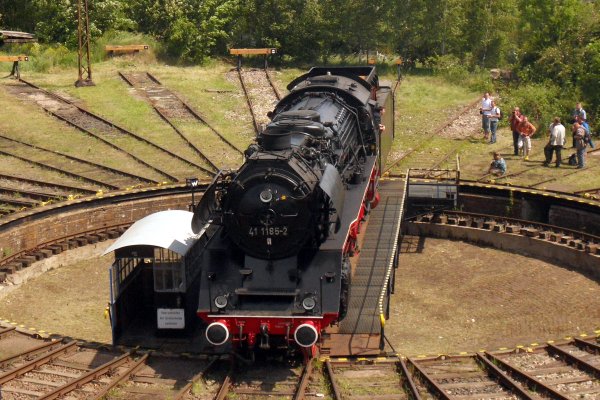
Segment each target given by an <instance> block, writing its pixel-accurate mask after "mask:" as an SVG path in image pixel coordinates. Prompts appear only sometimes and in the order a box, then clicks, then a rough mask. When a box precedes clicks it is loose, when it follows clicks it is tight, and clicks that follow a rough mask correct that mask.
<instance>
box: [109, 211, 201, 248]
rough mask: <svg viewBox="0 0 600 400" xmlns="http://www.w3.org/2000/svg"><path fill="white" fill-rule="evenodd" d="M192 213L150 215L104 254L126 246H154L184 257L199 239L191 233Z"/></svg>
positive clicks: (132, 227) (165, 212)
mask: <svg viewBox="0 0 600 400" xmlns="http://www.w3.org/2000/svg"><path fill="white" fill-rule="evenodd" d="M193 215H194V213H191V212H189V211H182V210H169V211H160V212H157V213H154V214H150V215H148V216H146V217H144V218H142V219H140V220H139V221H137V222H136V223H134V224H133V225H131V227H130V228H129V229H127V231H125V233H124V234H123V235H122V236H121V237H120V238H119V239H117V240H116V241H115V242H114V243H113V244H112V245H111V246H110V247H109V248H108V249H106V250H105V251H104V253H103V254H102V255H104V254H108V253H110V252H111V251H115V250H118V249H121V248H124V247H128V246H140V245H144V246H154V247H161V248H163V249H169V250H171V251H174V252H175V253H177V254H179V255H181V256H184V255H186V253H187V252H188V251H189V250H190V249H191V248H192V246H193V245H194V243H196V241H197V240H198V239H199V238H200V236H201V235H202V234H201V233H200V234H198V235H196V234H194V233H193V232H192V216H193Z"/></svg>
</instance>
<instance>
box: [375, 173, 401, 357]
mask: <svg viewBox="0 0 600 400" xmlns="http://www.w3.org/2000/svg"><path fill="white" fill-rule="evenodd" d="M406 174H407V176H408V171H407V173H406ZM407 188H408V179H406V180H405V181H404V191H403V194H402V201H401V203H400V212H399V213H398V224H397V227H396V233H395V237H394V247H393V249H392V256H391V257H390V261H389V264H388V268H387V271H386V274H385V279H384V281H383V285H382V287H381V292H380V294H379V302H378V307H379V323H380V325H381V333H380V340H379V349H380V350H383V349H384V347H385V321H386V319H387V318H388V317H389V309H390V294H392V293H393V280H392V279H391V277H392V273H393V271H394V269H395V268H396V267H397V266H398V243H399V239H400V227H401V225H402V217H403V216H404V204H405V203H406V193H407ZM386 298H387V301H386V304H385V308H386V309H385V312H384V300H385V299H386Z"/></svg>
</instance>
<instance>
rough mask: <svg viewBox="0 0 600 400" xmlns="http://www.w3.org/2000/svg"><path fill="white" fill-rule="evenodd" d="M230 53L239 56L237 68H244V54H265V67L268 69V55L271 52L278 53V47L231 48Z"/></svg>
mask: <svg viewBox="0 0 600 400" xmlns="http://www.w3.org/2000/svg"><path fill="white" fill-rule="evenodd" d="M229 54H231V55H232V56H237V58H238V60H237V61H238V62H237V69H238V70H239V69H241V68H242V56H255V55H263V56H265V69H267V57H268V56H269V55H271V54H277V49H274V48H266V49H229Z"/></svg>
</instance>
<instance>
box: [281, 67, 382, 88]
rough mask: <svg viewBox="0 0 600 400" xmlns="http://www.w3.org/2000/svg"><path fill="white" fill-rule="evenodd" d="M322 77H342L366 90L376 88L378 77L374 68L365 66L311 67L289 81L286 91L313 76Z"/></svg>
mask: <svg viewBox="0 0 600 400" xmlns="http://www.w3.org/2000/svg"><path fill="white" fill-rule="evenodd" d="M323 75H334V76H344V77H346V78H350V79H352V80H354V81H356V82H359V83H360V84H361V85H363V86H364V87H365V88H366V89H367V90H371V88H372V87H373V86H375V87H377V86H378V84H379V82H378V79H379V78H378V77H377V72H376V70H375V67H373V66H366V67H312V68H311V69H310V70H309V71H308V72H307V73H305V74H304V75H301V76H299V77H297V78H296V79H294V80H293V81H291V82H290V83H289V84H288V85H287V89H288V90H292V89H293V88H294V87H295V86H296V85H298V84H299V83H300V82H302V81H305V80H306V79H309V78H311V77H315V76H323Z"/></svg>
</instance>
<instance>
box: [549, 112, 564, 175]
mask: <svg viewBox="0 0 600 400" xmlns="http://www.w3.org/2000/svg"><path fill="white" fill-rule="evenodd" d="M548 130H549V132H550V140H549V141H548V144H547V145H546V146H545V147H544V155H545V156H546V161H545V162H544V166H546V167H548V166H550V163H551V162H552V153H553V152H556V168H558V167H560V161H561V160H560V159H561V154H560V153H561V150H562V148H563V146H564V145H565V140H566V138H565V126H564V125H563V124H561V123H560V118H559V117H554V121H553V122H552V123H551V124H550V127H549V129H548Z"/></svg>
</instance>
